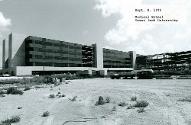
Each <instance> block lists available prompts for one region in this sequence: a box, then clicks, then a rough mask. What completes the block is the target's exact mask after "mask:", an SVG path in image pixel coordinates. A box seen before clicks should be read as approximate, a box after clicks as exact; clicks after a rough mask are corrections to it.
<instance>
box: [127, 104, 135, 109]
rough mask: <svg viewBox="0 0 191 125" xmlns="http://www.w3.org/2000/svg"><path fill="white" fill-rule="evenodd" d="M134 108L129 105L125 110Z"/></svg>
mask: <svg viewBox="0 0 191 125" xmlns="http://www.w3.org/2000/svg"><path fill="white" fill-rule="evenodd" d="M134 108H135V107H133V106H132V105H129V106H128V107H127V109H134Z"/></svg>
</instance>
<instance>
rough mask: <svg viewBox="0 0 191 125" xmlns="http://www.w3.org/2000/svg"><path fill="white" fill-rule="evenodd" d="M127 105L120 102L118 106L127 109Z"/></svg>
mask: <svg viewBox="0 0 191 125" xmlns="http://www.w3.org/2000/svg"><path fill="white" fill-rule="evenodd" d="M126 105H127V104H126V103H125V102H120V103H119V104H118V106H121V107H125V106H126Z"/></svg>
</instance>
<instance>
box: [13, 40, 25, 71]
mask: <svg viewBox="0 0 191 125" xmlns="http://www.w3.org/2000/svg"><path fill="white" fill-rule="evenodd" d="M11 62H12V66H13V67H16V66H25V65H26V64H25V42H23V43H22V44H21V46H20V47H19V49H18V51H17V52H16V54H15V56H14V57H13V59H12V61H11Z"/></svg>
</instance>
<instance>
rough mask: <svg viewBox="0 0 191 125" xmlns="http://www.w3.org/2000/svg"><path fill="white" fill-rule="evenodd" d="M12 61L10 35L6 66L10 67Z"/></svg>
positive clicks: (10, 35)
mask: <svg viewBox="0 0 191 125" xmlns="http://www.w3.org/2000/svg"><path fill="white" fill-rule="evenodd" d="M11 60H12V33H11V34H9V49H8V66H9V68H10V67H11V63H12V62H11Z"/></svg>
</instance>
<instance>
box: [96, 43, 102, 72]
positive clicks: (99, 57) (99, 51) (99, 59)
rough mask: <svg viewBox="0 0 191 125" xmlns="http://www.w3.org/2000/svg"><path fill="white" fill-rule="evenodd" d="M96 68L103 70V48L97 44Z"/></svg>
mask: <svg viewBox="0 0 191 125" xmlns="http://www.w3.org/2000/svg"><path fill="white" fill-rule="evenodd" d="M96 67H97V68H98V69H103V48H102V46H101V45H100V44H96Z"/></svg>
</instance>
